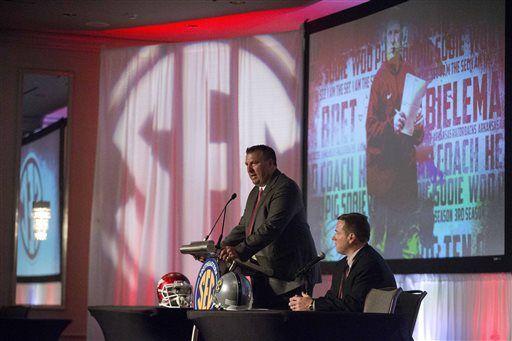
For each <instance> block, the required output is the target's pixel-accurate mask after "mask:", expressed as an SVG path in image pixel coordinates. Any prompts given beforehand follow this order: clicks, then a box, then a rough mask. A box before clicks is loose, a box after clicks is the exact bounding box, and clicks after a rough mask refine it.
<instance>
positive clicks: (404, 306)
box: [395, 290, 427, 340]
mask: <svg viewBox="0 0 512 341" xmlns="http://www.w3.org/2000/svg"><path fill="white" fill-rule="evenodd" d="M426 295H427V292H426V291H421V290H409V291H404V292H402V294H401V295H400V297H399V298H398V302H397V304H396V310H395V314H396V315H401V316H403V318H404V326H403V328H404V334H405V335H407V338H408V339H409V340H413V338H412V334H413V332H414V326H415V325H416V318H417V317H418V312H419V311H420V305H421V301H423V299H424V298H425V296H426Z"/></svg>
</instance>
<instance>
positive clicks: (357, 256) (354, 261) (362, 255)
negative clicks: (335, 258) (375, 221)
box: [345, 244, 368, 280]
mask: <svg viewBox="0 0 512 341" xmlns="http://www.w3.org/2000/svg"><path fill="white" fill-rule="evenodd" d="M367 247H368V244H366V245H365V246H363V247H362V248H361V250H359V252H358V253H357V254H356V256H355V257H354V260H353V261H352V267H351V268H350V272H349V273H348V276H347V280H348V279H349V278H352V277H351V275H352V274H353V273H354V271H352V270H354V267H355V266H356V264H357V262H358V261H359V260H360V259H361V258H362V257H364V254H365V253H366V248H367ZM345 259H346V257H345ZM347 267H348V263H347Z"/></svg>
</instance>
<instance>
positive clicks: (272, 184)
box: [252, 169, 281, 228]
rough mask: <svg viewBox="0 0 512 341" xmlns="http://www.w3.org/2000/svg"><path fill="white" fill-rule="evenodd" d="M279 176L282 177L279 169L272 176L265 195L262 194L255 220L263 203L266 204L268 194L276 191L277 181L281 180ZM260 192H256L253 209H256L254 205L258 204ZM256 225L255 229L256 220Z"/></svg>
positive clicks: (264, 192) (264, 191)
mask: <svg viewBox="0 0 512 341" xmlns="http://www.w3.org/2000/svg"><path fill="white" fill-rule="evenodd" d="M279 175H281V172H280V171H279V169H276V170H275V172H274V174H272V177H271V178H270V180H269V182H268V184H267V186H265V190H263V193H261V198H260V203H259V206H258V207H257V208H256V213H255V214H256V217H255V219H257V218H258V212H259V210H260V208H261V207H262V206H263V203H264V202H265V200H266V199H267V197H268V194H269V193H270V192H271V191H272V190H273V189H274V187H275V185H276V183H277V179H278V178H279ZM255 188H258V186H256V187H255ZM258 190H259V188H258ZM258 190H256V195H255V197H254V198H253V200H254V203H253V204H252V207H254V204H255V203H256V200H257V198H258ZM254 225H255V226H254V227H255V228H256V220H255V221H254Z"/></svg>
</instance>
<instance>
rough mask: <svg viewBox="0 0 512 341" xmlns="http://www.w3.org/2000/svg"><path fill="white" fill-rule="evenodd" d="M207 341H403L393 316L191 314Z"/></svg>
mask: <svg viewBox="0 0 512 341" xmlns="http://www.w3.org/2000/svg"><path fill="white" fill-rule="evenodd" d="M187 315H188V318H189V319H190V320H192V321H194V324H195V325H196V326H197V327H198V329H199V333H200V335H201V337H202V338H203V339H204V340H205V341H217V340H219V341H221V340H230V341H235V340H240V341H251V340H255V341H256V340H257V341H260V340H266V341H267V340H268V341H271V340H275V341H283V340H304V341H311V340H379V341H380V340H403V339H404V337H403V336H402V333H403V332H402V326H403V319H402V318H401V317H398V316H396V315H392V314H373V313H372V314H370V313H344V312H314V311H307V312H292V311H279V310H246V311H192V310H191V311H188V312H187Z"/></svg>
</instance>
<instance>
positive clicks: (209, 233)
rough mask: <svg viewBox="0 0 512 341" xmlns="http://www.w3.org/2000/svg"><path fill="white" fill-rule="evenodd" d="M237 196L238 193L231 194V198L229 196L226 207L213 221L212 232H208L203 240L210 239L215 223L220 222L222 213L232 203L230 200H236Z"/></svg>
mask: <svg viewBox="0 0 512 341" xmlns="http://www.w3.org/2000/svg"><path fill="white" fill-rule="evenodd" d="M235 198H236V193H233V194H232V195H231V198H229V200H228V202H227V203H226V205H224V208H223V209H222V211H220V214H219V216H218V217H217V220H215V223H213V226H212V228H211V230H210V232H208V234H207V235H206V237H204V240H203V241H207V240H208V238H210V235H211V234H212V232H213V229H214V228H215V225H217V223H218V222H219V219H220V217H221V216H222V213H223V212H224V211H226V207H228V205H229V203H230V202H232V201H233V200H235Z"/></svg>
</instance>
